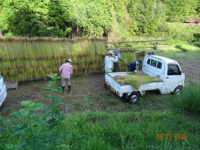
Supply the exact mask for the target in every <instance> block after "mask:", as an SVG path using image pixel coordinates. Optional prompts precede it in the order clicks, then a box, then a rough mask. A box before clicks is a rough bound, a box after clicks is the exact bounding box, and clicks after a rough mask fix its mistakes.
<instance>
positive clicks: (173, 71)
mask: <svg viewBox="0 0 200 150" xmlns="http://www.w3.org/2000/svg"><path fill="white" fill-rule="evenodd" d="M167 75H180V69H179V67H178V65H172V64H169V65H168V72H167Z"/></svg>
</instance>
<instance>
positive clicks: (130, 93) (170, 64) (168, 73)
mask: <svg viewBox="0 0 200 150" xmlns="http://www.w3.org/2000/svg"><path fill="white" fill-rule="evenodd" d="M142 73H144V74H146V75H149V76H159V78H160V80H161V81H157V82H151V83H148V84H142V85H140V87H139V88H138V89H136V88H134V87H133V86H131V85H121V84H120V83H118V82H116V81H115V80H114V78H113V77H115V76H126V75H128V74H129V73H128V72H111V73H106V74H105V83H106V84H107V85H109V86H110V87H111V91H113V92H114V93H116V94H117V95H118V96H119V97H123V98H124V99H126V100H128V101H129V102H130V103H135V102H137V101H138V100H139V96H143V95H144V94H145V92H146V91H149V90H159V91H160V93H161V94H167V93H172V94H180V93H181V91H182V89H183V87H184V85H185V74H184V73H183V72H182V70H181V67H180V65H179V63H178V62H177V61H175V60H172V59H169V58H166V57H162V56H157V55H148V54H147V55H146V56H145V58H144V61H143V63H142Z"/></svg>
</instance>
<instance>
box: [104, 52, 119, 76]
mask: <svg viewBox="0 0 200 150" xmlns="http://www.w3.org/2000/svg"><path fill="white" fill-rule="evenodd" d="M113 56H114V53H113V52H112V50H110V51H109V52H107V55H106V57H105V73H109V72H112V67H113V62H117V61H118V56H115V57H113Z"/></svg>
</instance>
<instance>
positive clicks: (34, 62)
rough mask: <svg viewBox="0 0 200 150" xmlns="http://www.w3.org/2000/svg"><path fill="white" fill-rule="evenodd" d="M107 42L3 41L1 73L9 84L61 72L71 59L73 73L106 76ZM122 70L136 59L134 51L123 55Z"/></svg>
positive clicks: (0, 40) (77, 40)
mask: <svg viewBox="0 0 200 150" xmlns="http://www.w3.org/2000/svg"><path fill="white" fill-rule="evenodd" d="M105 42H106V39H96V38H76V39H73V40H71V39H66V38H18V37H2V38H0V71H1V75H2V76H3V77H4V78H5V80H6V81H17V82H20V81H27V80H37V79H42V78H46V75H47V74H51V73H58V74H59V72H58V69H59V67H60V64H63V63H65V60H66V59H68V58H70V59H71V60H72V65H73V74H74V75H81V74H86V73H96V72H99V73H103V72H104V58H105V55H106V52H107V50H106V45H105ZM121 58H122V59H121V60H120V61H121V62H120V63H119V68H118V69H119V70H120V71H125V70H126V68H127V64H129V63H130V62H132V61H134V60H136V59H137V58H136V55H135V54H134V53H133V52H130V51H127V52H122V57H121Z"/></svg>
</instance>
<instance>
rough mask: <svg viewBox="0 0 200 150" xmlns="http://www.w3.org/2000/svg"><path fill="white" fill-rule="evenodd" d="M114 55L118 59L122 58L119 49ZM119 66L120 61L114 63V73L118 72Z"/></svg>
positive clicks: (114, 51)
mask: <svg viewBox="0 0 200 150" xmlns="http://www.w3.org/2000/svg"><path fill="white" fill-rule="evenodd" d="M113 53H114V54H115V56H117V57H118V58H119V57H120V56H121V54H120V49H119V48H117V49H116V50H113ZM118 64H119V60H118V61H116V62H114V69H113V72H117V67H118Z"/></svg>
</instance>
